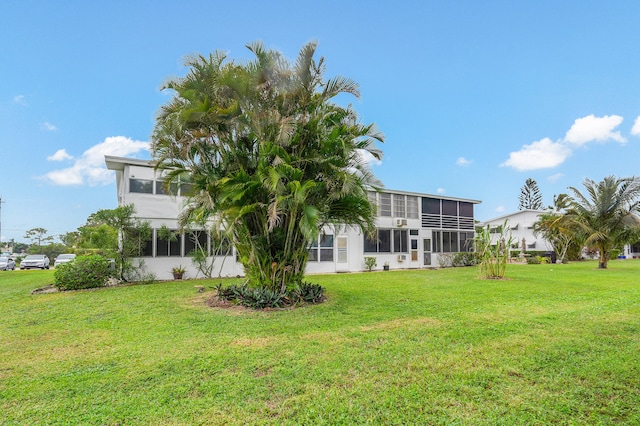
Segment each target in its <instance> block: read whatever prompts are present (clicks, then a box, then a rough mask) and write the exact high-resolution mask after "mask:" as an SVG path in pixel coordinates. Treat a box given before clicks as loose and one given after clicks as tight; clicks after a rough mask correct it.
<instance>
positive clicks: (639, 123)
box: [631, 116, 640, 135]
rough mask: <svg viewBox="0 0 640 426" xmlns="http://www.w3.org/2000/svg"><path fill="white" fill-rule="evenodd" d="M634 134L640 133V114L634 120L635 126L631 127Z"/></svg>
mask: <svg viewBox="0 0 640 426" xmlns="http://www.w3.org/2000/svg"><path fill="white" fill-rule="evenodd" d="M631 134H632V135H640V116H639V117H636V121H634V122H633V127H632V128H631Z"/></svg>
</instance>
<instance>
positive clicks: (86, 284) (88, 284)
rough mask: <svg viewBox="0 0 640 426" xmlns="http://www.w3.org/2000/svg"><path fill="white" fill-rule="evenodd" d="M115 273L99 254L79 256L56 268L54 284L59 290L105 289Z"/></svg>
mask: <svg viewBox="0 0 640 426" xmlns="http://www.w3.org/2000/svg"><path fill="white" fill-rule="evenodd" d="M112 275H113V271H112V270H111V268H110V267H109V260H108V259H107V258H105V257H103V256H100V255H97V254H91V255H88V256H78V257H76V258H75V259H74V260H73V262H68V263H65V264H63V265H60V266H59V267H58V268H56V271H55V273H54V274H53V280H54V281H53V284H54V285H55V286H56V287H57V288H58V289H59V290H80V289H84V288H95V287H104V286H105V285H107V282H108V280H109V278H110V277H111V276H112Z"/></svg>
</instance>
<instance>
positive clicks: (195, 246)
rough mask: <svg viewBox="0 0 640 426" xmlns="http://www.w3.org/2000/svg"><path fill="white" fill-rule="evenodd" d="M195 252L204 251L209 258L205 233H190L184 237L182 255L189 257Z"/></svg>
mask: <svg viewBox="0 0 640 426" xmlns="http://www.w3.org/2000/svg"><path fill="white" fill-rule="evenodd" d="M195 250H202V251H204V253H205V255H207V256H209V254H210V251H209V245H208V243H207V233H206V232H205V231H190V232H187V233H185V235H184V254H185V255H186V256H189V255H191V253H192V252H193V251H195Z"/></svg>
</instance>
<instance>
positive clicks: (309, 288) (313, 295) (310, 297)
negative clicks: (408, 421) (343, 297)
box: [297, 281, 325, 303]
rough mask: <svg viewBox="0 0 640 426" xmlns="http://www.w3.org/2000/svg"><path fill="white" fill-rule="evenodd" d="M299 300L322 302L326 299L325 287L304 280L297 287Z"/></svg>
mask: <svg viewBox="0 0 640 426" xmlns="http://www.w3.org/2000/svg"><path fill="white" fill-rule="evenodd" d="M297 293H298V298H299V300H301V301H303V302H305V303H320V302H322V301H323V300H324V298H325V297H324V287H322V286H321V285H320V284H314V283H310V282H306V281H305V282H303V283H302V284H300V287H299V288H298V289H297Z"/></svg>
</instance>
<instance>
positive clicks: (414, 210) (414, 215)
mask: <svg viewBox="0 0 640 426" xmlns="http://www.w3.org/2000/svg"><path fill="white" fill-rule="evenodd" d="M407 217H408V218H409V219H418V218H420V216H419V212H418V197H412V196H407Z"/></svg>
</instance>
